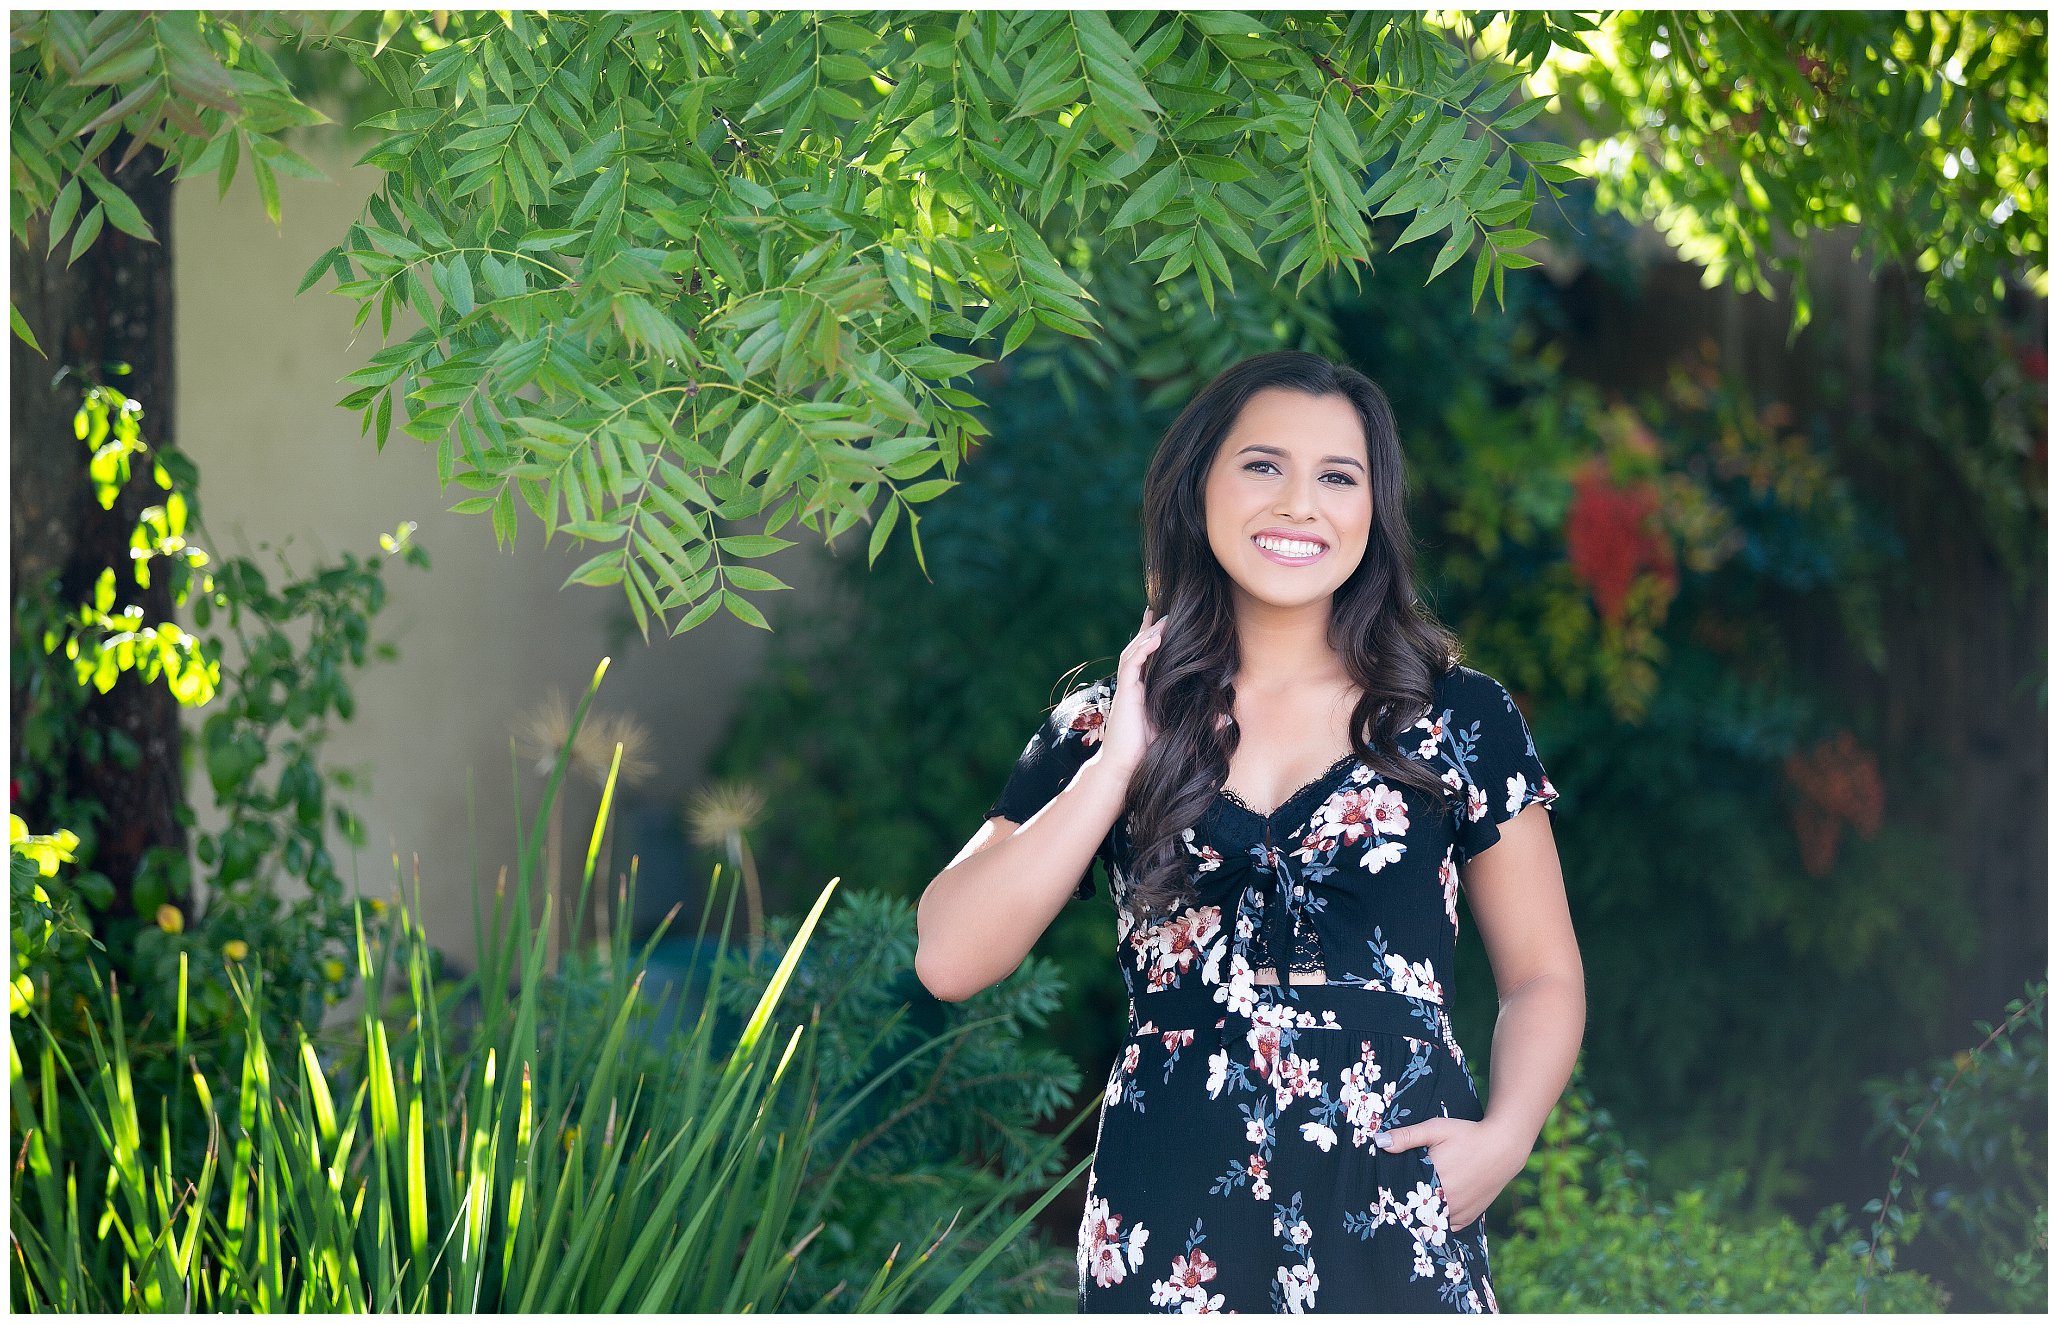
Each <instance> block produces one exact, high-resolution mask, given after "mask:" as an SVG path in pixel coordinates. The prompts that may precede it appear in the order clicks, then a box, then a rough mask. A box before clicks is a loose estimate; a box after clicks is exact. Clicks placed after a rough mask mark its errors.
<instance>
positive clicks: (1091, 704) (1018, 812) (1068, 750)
mask: <svg viewBox="0 0 2058 1324" xmlns="http://www.w3.org/2000/svg"><path fill="white" fill-rule="evenodd" d="M1113 697H1114V695H1113V686H1112V685H1111V684H1110V683H1109V682H1108V681H1105V680H1102V681H1096V682H1095V683H1093V684H1091V685H1084V686H1081V687H1080V688H1078V689H1076V690H1073V691H1072V692H1071V693H1070V694H1067V695H1066V696H1065V698H1064V699H1063V701H1061V702H1060V703H1059V704H1058V705H1057V707H1055V708H1053V709H1052V710H1051V712H1050V714H1049V715H1048V716H1046V717H1045V718H1044V719H1043V722H1042V724H1041V725H1039V726H1038V727H1037V728H1036V733H1035V734H1034V735H1032V736H1030V737H1029V743H1028V744H1027V745H1026V746H1024V747H1023V749H1022V755H1021V757H1020V758H1018V759H1017V760H1015V767H1014V770H1013V771H1012V772H1010V773H1009V774H1008V780H1007V784H1006V785H1005V786H1003V787H1002V788H1001V792H1000V797H999V798H998V799H996V800H995V801H994V802H993V807H992V808H990V809H988V810H987V811H986V816H987V817H988V818H992V817H994V816H996V815H999V816H1000V817H1003V818H1006V819H1008V820H1010V821H1012V822H1015V823H1026V822H1028V821H1029V820H1030V818H1031V817H1033V816H1034V815H1035V814H1036V812H1037V811H1038V810H1039V809H1042V808H1043V807H1044V806H1045V805H1047V804H1049V803H1050V802H1051V801H1052V800H1054V799H1056V798H1057V794H1058V792H1059V791H1062V790H1063V789H1065V787H1066V786H1068V785H1070V784H1071V781H1072V778H1073V777H1074V776H1075V775H1077V773H1078V771H1079V769H1080V768H1081V767H1083V766H1085V764H1086V761H1087V760H1088V759H1090V758H1092V757H1093V756H1094V754H1095V753H1096V752H1097V751H1098V750H1099V747H1100V733H1101V726H1102V724H1103V723H1104V722H1105V721H1106V720H1107V713H1108V704H1109V702H1110V701H1111V700H1112V698H1113ZM1094 854H1095V858H1097V859H1103V860H1105V859H1106V858H1107V842H1106V841H1105V840H1103V842H1102V843H1101V846H1100V847H1099V848H1097V849H1096V850H1095V852H1094ZM1092 895H1093V871H1092V870H1091V869H1088V870H1087V872H1086V873H1085V874H1083V875H1081V877H1080V879H1079V882H1078V885H1077V886H1075V887H1074V888H1073V889H1072V896H1073V898H1074V899H1075V900H1080V901H1084V900H1085V899H1087V898H1088V897H1090V896H1092Z"/></svg>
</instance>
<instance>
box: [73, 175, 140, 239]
mask: <svg viewBox="0 0 2058 1324" xmlns="http://www.w3.org/2000/svg"><path fill="white" fill-rule="evenodd" d="M84 178H85V181H86V187H87V188H89V189H92V190H93V195H94V196H95V197H97V198H99V199H100V201H101V203H102V204H103V205H104V206H105V207H106V208H107V219H108V220H109V221H110V222H112V223H113V225H114V228H115V229H117V230H120V231H121V232H122V233H123V234H132V235H134V236H136V238H138V239H142V240H147V241H148V242H150V243H153V244H154V243H156V242H157V232H156V231H154V230H152V229H151V228H150V224H149V222H147V221H145V220H144V219H143V213H142V212H140V211H138V210H136V204H135V203H134V202H132V201H130V200H129V195H128V194H126V193H124V192H122V191H121V190H120V189H119V188H117V187H115V186H114V184H113V183H112V182H110V181H109V180H108V179H107V178H106V177H105V176H103V175H102V174H101V173H100V172H99V171H98V170H88V171H86V173H85V175H84Z"/></svg>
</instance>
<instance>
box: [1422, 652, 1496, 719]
mask: <svg viewBox="0 0 2058 1324" xmlns="http://www.w3.org/2000/svg"><path fill="white" fill-rule="evenodd" d="M1433 688H1434V692H1435V706H1436V707H1437V708H1438V709H1439V710H1449V711H1450V712H1451V713H1453V714H1454V715H1457V716H1461V717H1462V716H1465V715H1468V714H1469V715H1472V716H1487V715H1490V714H1493V713H1512V712H1514V711H1516V708H1515V697H1514V695H1513V694H1512V693H1511V692H1510V691H1509V689H1508V687H1507V686H1506V685H1504V684H1503V683H1501V681H1500V679H1499V678H1498V677H1496V676H1494V675H1493V674H1492V673H1491V672H1487V671H1482V670H1480V669H1479V668H1478V667H1474V666H1469V665H1467V664H1465V663H1462V662H1453V663H1452V664H1451V665H1450V668H1449V669H1448V670H1446V671H1445V672H1443V674H1441V675H1439V676H1438V677H1437V678H1436V681H1435V684H1434V687H1433Z"/></svg>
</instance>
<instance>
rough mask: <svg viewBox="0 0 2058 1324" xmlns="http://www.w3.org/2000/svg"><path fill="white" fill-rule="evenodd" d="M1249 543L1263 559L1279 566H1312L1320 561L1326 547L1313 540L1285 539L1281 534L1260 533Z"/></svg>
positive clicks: (1326, 549)
mask: <svg viewBox="0 0 2058 1324" xmlns="http://www.w3.org/2000/svg"><path fill="white" fill-rule="evenodd" d="M1251 542H1252V543H1253V544H1254V545H1255V546H1256V547H1257V549H1258V551H1259V552H1260V553H1262V554H1263V555H1264V557H1265V559H1267V560H1270V561H1277V562H1278V563H1279V564H1281V565H1313V564H1314V563H1315V562H1317V561H1319V560H1321V559H1322V554H1323V553H1324V552H1327V551H1328V550H1329V548H1328V547H1326V546H1325V545H1323V544H1322V543H1321V542H1319V541H1317V540H1315V539H1313V538H1295V537H1287V536H1285V535H1282V534H1273V533H1260V534H1258V535H1256V536H1255V537H1253V538H1252V539H1251Z"/></svg>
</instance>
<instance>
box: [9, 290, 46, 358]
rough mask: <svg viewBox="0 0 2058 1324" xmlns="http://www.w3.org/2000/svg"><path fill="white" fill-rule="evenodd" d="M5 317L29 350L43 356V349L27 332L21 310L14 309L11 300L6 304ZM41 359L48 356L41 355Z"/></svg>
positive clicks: (33, 335)
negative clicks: (12, 324)
mask: <svg viewBox="0 0 2058 1324" xmlns="http://www.w3.org/2000/svg"><path fill="white" fill-rule="evenodd" d="M7 316H8V318H9V320H10V321H12V322H13V323H14V334H15V335H17V336H20V337H21V339H22V340H23V342H24V343H26V344H27V345H28V347H29V348H30V349H32V350H34V351H36V353H38V354H43V347H42V346H41V345H39V344H37V343H36V336H35V333H34V332H33V331H30V330H29V324H28V322H27V320H25V319H24V318H23V317H22V315H21V309H19V308H17V307H15V306H14V301H13V300H11V299H10V300H8V303H7ZM43 357H45V358H48V357H49V355H47V354H43Z"/></svg>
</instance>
